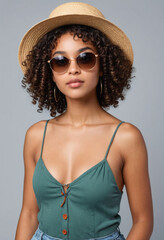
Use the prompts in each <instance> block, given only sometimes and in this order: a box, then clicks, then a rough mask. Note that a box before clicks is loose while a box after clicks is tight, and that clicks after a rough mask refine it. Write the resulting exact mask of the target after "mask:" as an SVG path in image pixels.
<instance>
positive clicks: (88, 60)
mask: <svg viewBox="0 0 164 240" xmlns="http://www.w3.org/2000/svg"><path fill="white" fill-rule="evenodd" d="M98 56H99V55H98V54H94V53H91V52H83V53H80V54H79V56H77V57H76V58H71V59H68V58H67V57H65V56H62V55H58V56H55V57H53V58H52V59H50V60H48V61H47V62H48V63H49V65H50V68H51V70H53V71H54V72H56V73H65V72H66V71H67V70H68V68H69V66H70V62H71V60H73V59H76V63H77V64H78V66H79V67H80V68H81V69H82V70H84V71H87V70H91V69H92V68H93V67H94V66H95V64H96V58H97V57H98Z"/></svg>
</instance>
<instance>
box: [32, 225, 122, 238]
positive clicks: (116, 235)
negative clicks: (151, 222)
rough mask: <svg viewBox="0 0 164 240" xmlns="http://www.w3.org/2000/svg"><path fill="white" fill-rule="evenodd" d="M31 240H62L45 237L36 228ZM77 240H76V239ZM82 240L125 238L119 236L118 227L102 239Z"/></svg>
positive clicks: (45, 235) (44, 234)
mask: <svg viewBox="0 0 164 240" xmlns="http://www.w3.org/2000/svg"><path fill="white" fill-rule="evenodd" d="M31 240H63V239H61V238H56V237H51V236H49V235H47V234H46V233H44V232H42V231H41V230H40V229H39V227H38V228H37V230H36V232H35V233H34V235H33V237H32V238H31ZM77 240H78V239H77ZM84 240H125V237H124V235H123V234H121V232H120V229H119V227H118V228H117V230H116V231H114V232H113V233H111V234H109V235H106V236H104V237H98V238H89V239H84Z"/></svg>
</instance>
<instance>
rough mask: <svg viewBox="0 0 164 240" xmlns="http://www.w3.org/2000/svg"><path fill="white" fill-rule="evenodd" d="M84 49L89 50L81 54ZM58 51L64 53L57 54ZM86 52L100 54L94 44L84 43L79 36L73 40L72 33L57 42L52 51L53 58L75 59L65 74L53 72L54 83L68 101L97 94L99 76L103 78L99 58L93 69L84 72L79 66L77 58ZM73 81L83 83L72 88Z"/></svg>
mask: <svg viewBox="0 0 164 240" xmlns="http://www.w3.org/2000/svg"><path fill="white" fill-rule="evenodd" d="M82 48H87V49H83V50H81V51H80V52H79V50H80V49H82ZM58 51H62V52H64V53H57V52H58ZM85 52H91V53H94V54H98V53H97V51H96V48H95V47H94V46H93V45H92V43H90V42H86V43H84V42H83V41H82V40H81V39H79V38H78V37H77V36H76V38H75V39H73V35H71V34H70V33H66V34H64V35H62V36H61V37H60V38H59V39H58V41H57V46H56V47H55V48H54V49H53V50H52V55H51V58H53V57H55V56H64V57H67V58H68V59H70V58H72V59H73V58H74V59H73V60H71V61H70V65H69V67H68V68H67V71H65V72H64V73H57V72H55V71H53V70H52V75H53V81H54V82H55V83H56V85H57V87H58V89H59V90H60V91H61V92H62V93H63V94H64V95H65V97H66V99H67V98H74V99H76V98H83V97H85V96H87V95H89V94H91V93H93V94H96V86H97V84H98V80H99V76H102V73H101V72H100V64H99V57H96V63H95V65H94V67H93V68H92V69H89V70H88V69H87V70H83V69H82V68H80V66H79V65H78V64H77V62H76V57H78V56H79V54H80V53H85ZM71 79H79V80H81V81H83V82H82V83H81V84H80V85H76V86H75V84H74V86H71V85H69V84H68V82H69V81H70V80H71Z"/></svg>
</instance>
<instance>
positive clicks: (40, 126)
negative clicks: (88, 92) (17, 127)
mask: <svg viewBox="0 0 164 240" xmlns="http://www.w3.org/2000/svg"><path fill="white" fill-rule="evenodd" d="M45 123H46V120H40V121H38V122H36V123H34V124H33V125H31V126H30V127H29V128H28V129H27V131H26V134H25V143H24V145H25V146H26V148H25V149H28V151H29V149H31V155H32V156H33V158H35V156H36V152H37V150H38V145H40V144H41V141H42V136H43V131H44V126H45Z"/></svg>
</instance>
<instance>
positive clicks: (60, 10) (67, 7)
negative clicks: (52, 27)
mask: <svg viewBox="0 0 164 240" xmlns="http://www.w3.org/2000/svg"><path fill="white" fill-rule="evenodd" d="M69 14H70V15H71V14H77V15H78V14H79V15H91V16H95V17H100V18H105V17H104V15H103V14H102V13H101V12H100V11H99V10H98V9H97V8H96V7H94V6H91V5H90V4H88V3H82V2H68V3H64V4H61V5H59V6H58V7H56V8H55V9H54V10H53V11H52V12H51V13H50V15H49V18H53V17H57V16H64V15H69Z"/></svg>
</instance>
